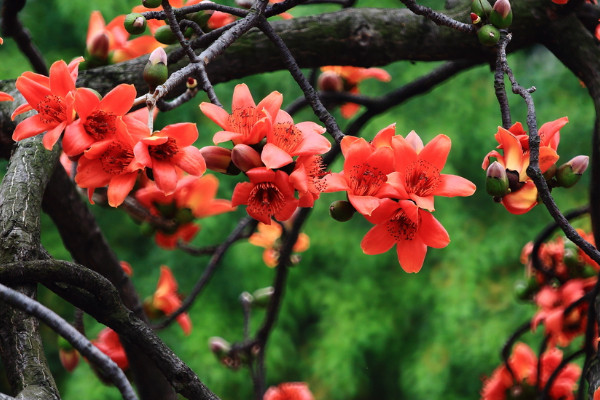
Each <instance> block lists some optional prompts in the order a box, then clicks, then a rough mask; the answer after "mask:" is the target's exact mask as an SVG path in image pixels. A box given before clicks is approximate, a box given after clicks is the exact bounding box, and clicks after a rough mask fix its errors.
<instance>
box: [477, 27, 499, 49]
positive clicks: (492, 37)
mask: <svg viewBox="0 0 600 400" xmlns="http://www.w3.org/2000/svg"><path fill="white" fill-rule="evenodd" d="M477 38H478V39H479V42H480V43H481V44H483V45H484V46H495V45H496V43H498V41H499V40H500V31H499V30H498V28H496V27H495V26H494V25H490V24H488V25H484V26H482V27H481V28H480V29H479V30H478V31H477Z"/></svg>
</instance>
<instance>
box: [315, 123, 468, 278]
mask: <svg viewBox="0 0 600 400" xmlns="http://www.w3.org/2000/svg"><path fill="white" fill-rule="evenodd" d="M395 131H396V127H395V125H390V126H388V127H386V128H384V129H382V130H381V131H380V132H379V133H377V135H376V136H375V138H374V139H373V140H372V141H371V142H370V143H369V142H367V141H366V140H365V139H362V138H356V137H350V136H346V137H345V138H344V139H342V142H341V147H342V153H343V155H344V158H345V161H344V170H343V172H341V173H332V174H328V175H326V176H325V177H324V178H323V180H324V181H325V184H326V188H325V192H336V191H345V192H346V193H347V196H348V200H349V202H350V203H351V204H352V207H353V208H354V209H355V210H356V211H358V212H359V213H360V214H362V215H363V216H364V217H365V218H366V219H367V220H368V221H369V222H371V223H373V224H375V226H374V227H373V228H372V229H371V230H370V231H369V232H368V233H367V234H366V236H365V237H364V239H363V241H362V243H361V247H362V249H363V251H364V252H365V253H366V254H380V253H383V252H386V251H388V250H389V249H390V248H392V246H394V245H396V251H397V254H398V261H399V262H400V266H401V267H402V269H404V270H405V271H406V272H419V270H420V269H421V267H422V265H423V261H424V259H425V254H426V253H427V247H428V246H429V247H435V248H441V247H445V246H446V245H447V244H448V243H449V242H450V238H449V237H448V233H447V232H446V230H445V229H444V227H443V226H442V225H441V224H440V223H439V221H438V220H437V219H435V217H433V215H432V214H431V211H434V196H446V197H453V196H470V195H471V194H473V193H474V191H475V185H474V184H473V183H472V182H470V181H468V180H466V179H464V178H462V177H459V176H456V175H448V174H442V173H441V170H442V169H443V168H444V165H445V164H446V158H447V157H448V153H449V151H450V146H451V142H450V138H449V137H447V136H445V135H438V136H436V137H435V138H434V139H433V140H431V141H430V142H429V143H428V144H427V145H426V146H424V145H423V142H422V140H421V138H420V137H419V136H418V135H417V134H416V133H415V132H414V131H413V132H410V133H409V134H408V135H407V136H406V138H404V137H402V136H400V135H395Z"/></svg>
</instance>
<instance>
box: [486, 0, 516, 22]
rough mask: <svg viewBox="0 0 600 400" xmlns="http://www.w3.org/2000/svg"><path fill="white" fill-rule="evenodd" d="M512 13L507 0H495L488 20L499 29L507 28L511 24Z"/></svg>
mask: <svg viewBox="0 0 600 400" xmlns="http://www.w3.org/2000/svg"><path fill="white" fill-rule="evenodd" d="M512 18H513V13H512V10H511V8H510V2H509V1H508V0H497V1H496V3H494V7H493V9H492V12H491V14H490V22H491V23H492V24H493V25H494V26H495V27H496V28H499V29H504V28H508V27H509V26H510V24H512Z"/></svg>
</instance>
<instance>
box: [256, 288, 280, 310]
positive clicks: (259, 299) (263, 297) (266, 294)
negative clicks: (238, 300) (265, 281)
mask: <svg viewBox="0 0 600 400" xmlns="http://www.w3.org/2000/svg"><path fill="white" fill-rule="evenodd" d="M273 293H275V289H273V286H267V287H265V288H261V289H257V290H255V291H254V293H252V296H254V305H255V306H256V307H267V305H268V304H269V302H270V301H271V298H272V297H273Z"/></svg>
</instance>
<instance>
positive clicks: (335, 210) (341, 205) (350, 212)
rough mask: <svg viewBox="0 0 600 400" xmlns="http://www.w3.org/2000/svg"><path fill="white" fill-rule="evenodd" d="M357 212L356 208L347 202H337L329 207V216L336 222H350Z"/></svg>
mask: <svg viewBox="0 0 600 400" xmlns="http://www.w3.org/2000/svg"><path fill="white" fill-rule="evenodd" d="M355 212H356V209H355V208H354V206H353V205H352V204H351V203H350V202H349V201H346V200H337V201H334V202H333V203H331V204H330V205H329V215H331V217H332V218H333V219H335V220H336V221H340V222H346V221H349V220H350V219H351V218H352V217H353V216H354V213H355Z"/></svg>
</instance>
